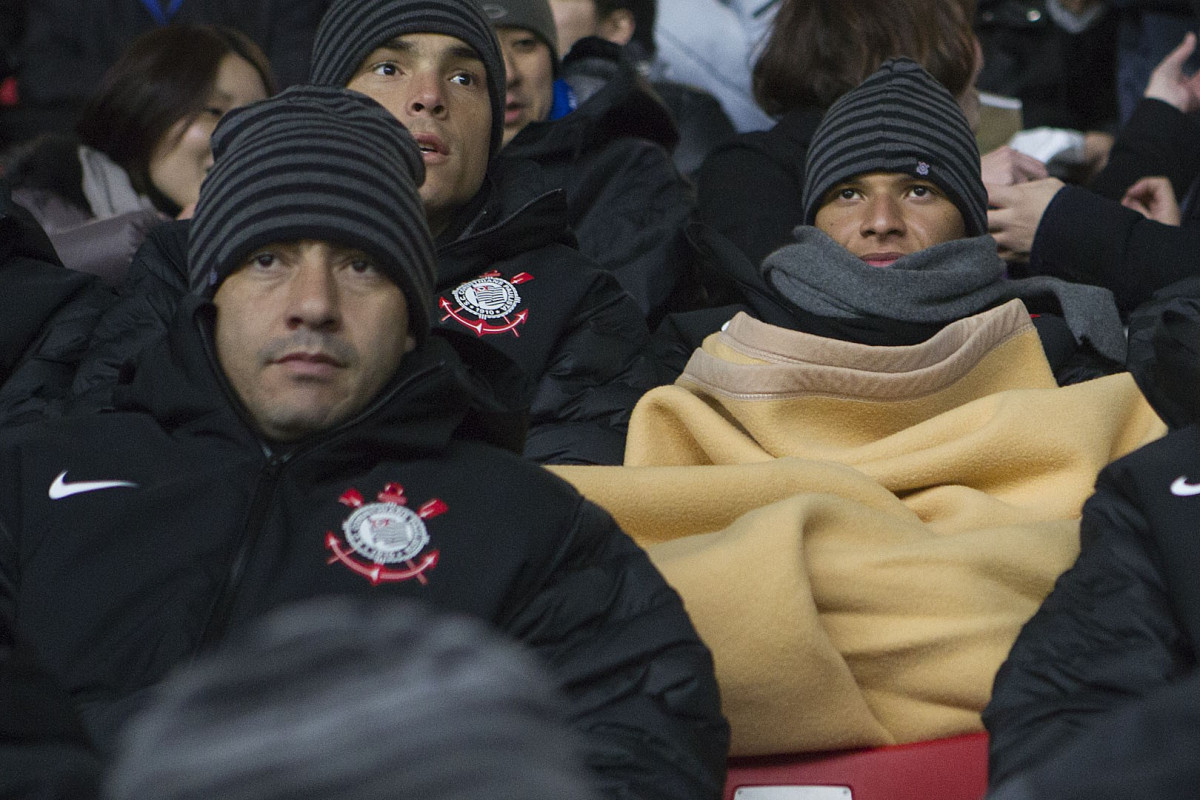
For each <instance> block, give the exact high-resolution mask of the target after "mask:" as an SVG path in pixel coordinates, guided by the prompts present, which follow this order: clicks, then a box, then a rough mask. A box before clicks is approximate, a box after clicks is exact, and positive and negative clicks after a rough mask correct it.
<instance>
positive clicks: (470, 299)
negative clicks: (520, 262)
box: [438, 270, 533, 337]
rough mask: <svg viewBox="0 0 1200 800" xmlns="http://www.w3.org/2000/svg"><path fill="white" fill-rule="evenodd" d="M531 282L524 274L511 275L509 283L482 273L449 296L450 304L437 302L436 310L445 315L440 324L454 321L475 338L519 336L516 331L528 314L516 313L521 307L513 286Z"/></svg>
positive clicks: (530, 276)
mask: <svg viewBox="0 0 1200 800" xmlns="http://www.w3.org/2000/svg"><path fill="white" fill-rule="evenodd" d="M531 280H533V276H532V275H530V274H529V273H528V272H522V273H520V274H518V275H514V276H513V277H512V279H511V280H505V279H504V278H501V277H500V273H499V272H496V271H495V270H493V271H491V272H485V273H484V274H483V275H480V276H479V277H478V278H476V279H475V280H473V281H467V282H466V283H464V284H462V285H460V286H459V287H458V288H457V289H455V290H454V291H453V292H451V293H450V294H452V295H453V296H454V301H453V302H451V301H450V300H449V299H447V298H445V297H441V298H438V307H439V308H440V309H441V310H442V311H444V312H445V314H446V315H445V316H444V317H442V322H445V321H446V320H448V319H454V320H455V321H456V322H458V323H460V324H462V325H465V326H466V327H468V328H470V329H471V330H473V331H475V335H476V336H479V337H483V336H487V335H488V334H495V333H509V332H511V333H512V335H513V336H520V335H521V334H520V332H519V331H518V330H517V328H518V327H520V326H521V325H524V324H525V320H527V319H529V310H528V309H521V310H520V311H517V307H518V306H519V305H521V295H520V293H519V292H518V291H517V286H519V285H520V284H522V283H528V282H529V281H531ZM514 312H516V313H514Z"/></svg>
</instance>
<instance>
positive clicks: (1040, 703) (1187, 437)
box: [983, 426, 1200, 797]
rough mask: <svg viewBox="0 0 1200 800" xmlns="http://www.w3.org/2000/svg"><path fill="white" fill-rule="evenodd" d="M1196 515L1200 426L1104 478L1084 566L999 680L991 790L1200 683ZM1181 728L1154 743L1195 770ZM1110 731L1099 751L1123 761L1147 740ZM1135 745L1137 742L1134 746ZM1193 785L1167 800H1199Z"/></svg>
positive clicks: (1033, 624) (993, 710) (1037, 620)
mask: <svg viewBox="0 0 1200 800" xmlns="http://www.w3.org/2000/svg"><path fill="white" fill-rule="evenodd" d="M1198 515H1200V428H1197V427H1195V426H1192V427H1187V428H1183V429H1181V430H1178V431H1175V432H1172V433H1170V434H1168V435H1167V436H1166V437H1165V438H1163V439H1160V440H1159V441H1157V442H1154V443H1152V444H1150V445H1147V446H1146V447H1143V448H1142V449H1140V450H1138V451H1137V452H1135V453H1133V454H1131V455H1129V456H1126V457H1125V458H1122V459H1120V460H1118V461H1116V462H1114V463H1113V464H1111V465H1109V466H1108V467H1107V468H1105V469H1104V471H1103V472H1101V473H1100V477H1099V479H1098V480H1097V482H1096V493H1095V495H1093V496H1092V497H1091V498H1090V499H1089V500H1088V501H1087V503H1086V504H1085V506H1084V510H1083V520H1082V524H1081V531H1080V539H1081V541H1080V544H1081V547H1082V550H1081V552H1080V554H1079V558H1078V560H1077V561H1076V562H1075V565H1074V566H1073V567H1072V568H1071V569H1070V570H1068V571H1067V572H1066V573H1064V574H1063V576H1062V577H1061V578H1059V581H1058V583H1057V584H1056V585H1055V587H1054V590H1053V591H1052V592H1051V593H1050V595H1049V597H1047V598H1046V600H1045V602H1044V603H1043V604H1042V607H1041V608H1040V609H1039V610H1038V612H1037V614H1035V615H1034V617H1033V618H1032V619H1031V620H1030V621H1029V622H1028V623H1027V624H1026V625H1025V627H1024V629H1023V630H1022V631H1021V634H1020V635H1019V636H1018V637H1017V640H1016V643H1015V644H1014V645H1013V649H1012V652H1011V653H1010V654H1009V657H1008V660H1007V661H1006V662H1005V664H1004V665H1003V666H1002V667H1001V669H1000V671H999V673H998V674H997V676H996V682H995V687H994V690H993V694H992V699H991V702H990V703H989V705H988V707H987V709H986V710H985V711H984V715H983V720H984V724H985V725H986V726H987V728H988V731H989V733H990V734H991V763H990V776H989V780H990V781H991V783H992V784H993V785H997V784H999V783H1001V782H1003V781H1005V780H1007V779H1009V778H1010V777H1013V776H1016V775H1020V774H1022V773H1024V772H1025V771H1027V770H1033V769H1037V768H1038V767H1039V765H1042V764H1047V763H1050V762H1051V761H1052V760H1053V759H1055V758H1056V757H1057V756H1058V755H1059V754H1062V753H1065V752H1066V751H1067V748H1069V747H1071V746H1072V743H1073V742H1075V741H1077V740H1081V739H1083V738H1084V737H1087V736H1089V735H1090V733H1089V732H1090V731H1092V730H1094V729H1097V728H1098V727H1099V726H1103V725H1106V724H1107V721H1109V720H1111V719H1113V717H1114V715H1116V714H1120V713H1122V712H1123V710H1124V709H1126V708H1128V707H1131V706H1132V704H1134V703H1135V702H1138V701H1140V700H1145V699H1149V698H1151V697H1152V696H1153V695H1155V694H1156V693H1160V692H1162V691H1165V690H1167V689H1168V688H1169V687H1170V686H1171V685H1172V684H1177V683H1178V682H1180V681H1182V680H1185V679H1194V678H1195V677H1196V676H1197V664H1196V662H1197V655H1198V654H1200V650H1198V649H1197V642H1200V538H1198V537H1197V536H1196V520H1197V517H1198ZM1194 694H1195V693H1194V692H1193V696H1194ZM1194 718H1195V715H1194V714H1193V715H1192V719H1193V720H1194ZM1178 719H1179V721H1180V723H1181V724H1186V725H1191V726H1192V727H1191V728H1190V729H1184V730H1182V731H1181V732H1180V734H1181V735H1180V736H1178V737H1177V736H1176V735H1175V734H1174V731H1172V730H1170V729H1169V728H1164V729H1159V730H1157V731H1156V732H1155V734H1154V742H1155V744H1156V746H1157V748H1158V749H1160V750H1162V751H1163V752H1165V753H1173V754H1174V755H1175V756H1176V758H1177V759H1178V760H1177V767H1179V768H1181V769H1184V768H1188V767H1189V765H1190V766H1191V768H1194V765H1195V764H1196V753H1195V750H1194V749H1181V748H1186V747H1187V744H1186V743H1187V742H1188V740H1189V737H1190V740H1191V742H1192V743H1193V745H1194V742H1195V739H1196V737H1195V728H1194V725H1195V723H1194V721H1193V722H1187V719H1188V715H1186V714H1184V715H1180V716H1179V717H1178ZM1109 730H1110V733H1111V736H1112V737H1113V738H1111V739H1108V740H1107V743H1106V744H1104V746H1106V747H1110V746H1111V747H1113V749H1114V751H1118V752H1119V751H1120V750H1123V749H1126V748H1124V747H1121V746H1120V737H1122V736H1133V737H1136V736H1138V735H1140V733H1139V732H1138V730H1137V729H1135V728H1130V729H1125V730H1123V731H1122V730H1120V729H1116V730H1113V729H1112V726H1109ZM1140 746H1142V743H1139V742H1138V741H1137V740H1136V739H1133V740H1131V741H1130V742H1129V744H1128V749H1129V750H1130V752H1137V751H1138V748H1139V747H1140ZM1130 767H1131V769H1133V768H1135V767H1136V769H1139V770H1140V769H1141V768H1142V765H1141V764H1137V765H1134V764H1130ZM1046 777H1051V778H1052V777H1053V776H1043V778H1046ZM1195 788H1196V787H1195V784H1194V783H1193V784H1191V785H1190V787H1189V789H1190V792H1191V794H1185V795H1170V796H1171V797H1184V796H1189V797H1191V796H1195V795H1194V791H1195ZM1046 796H1051V795H1046ZM1054 796H1057V795H1054ZM1123 796H1129V797H1133V796H1138V797H1141V796H1158V795H1156V794H1154V793H1153V792H1142V791H1140V790H1134V791H1132V792H1131V793H1130V794H1128V795H1123Z"/></svg>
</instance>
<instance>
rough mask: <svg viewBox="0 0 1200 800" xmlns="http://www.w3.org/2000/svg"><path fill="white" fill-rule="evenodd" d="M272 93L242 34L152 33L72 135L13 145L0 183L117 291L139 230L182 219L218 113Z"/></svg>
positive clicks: (265, 67) (200, 30)
mask: <svg viewBox="0 0 1200 800" xmlns="http://www.w3.org/2000/svg"><path fill="white" fill-rule="evenodd" d="M274 89H275V81H274V78H273V77H272V74H271V69H270V66H269V64H268V63H267V60H266V57H265V56H264V55H263V53H262V50H261V49H260V48H259V47H258V46H257V45H256V44H255V43H254V42H252V41H251V40H250V39H249V38H247V37H246V36H245V35H244V34H242V33H239V32H238V31H236V30H234V29H232V28H223V27H217V26H211V25H175V26H169V27H166V28H161V29H159V30H155V31H152V32H150V33H148V34H146V35H144V36H143V37H141V38H139V39H138V40H137V41H135V42H134V43H133V44H132V45H131V46H130V47H129V49H128V50H127V51H126V52H125V53H124V55H122V57H121V58H120V60H118V61H117V63H116V64H115V65H113V67H112V69H110V70H109V71H108V73H107V74H106V75H105V76H104V80H103V81H102V82H101V85H100V88H99V90H98V91H97V92H96V94H95V95H94V96H93V97H92V98H91V100H90V101H89V102H88V104H87V107H86V108H85V109H84V112H83V116H82V118H81V119H80V121H79V124H78V125H77V126H76V128H75V131H74V132H73V133H69V134H67V133H63V134H45V135H43V136H41V137H38V138H37V139H35V140H33V141H31V142H29V143H27V144H25V145H23V146H20V147H18V148H14V149H13V150H12V151H11V152H10V153H9V154H8V157H7V158H6V163H5V165H4V173H5V177H6V178H7V180H8V181H9V182H10V183H11V185H12V187H13V190H14V191H13V198H14V200H15V201H16V202H18V203H20V204H21V205H23V206H25V207H26V208H27V209H29V210H30V211H31V212H32V213H33V214H34V216H35V217H36V218H37V220H38V222H39V223H40V224H41V226H42V227H43V228H44V229H45V230H46V232H47V233H48V234H49V235H50V238H51V241H52V242H53V243H54V246H55V249H56V250H57V251H58V254H59V257H60V258H62V260H63V262H64V263H65V264H66V265H67V266H68V267H72V268H74V269H79V270H82V271H85V272H92V273H96V274H99V275H101V276H102V277H104V278H105V279H106V280H108V282H110V283H112V284H117V283H119V282H120V279H121V277H122V276H123V274H124V271H125V269H126V268H127V267H128V264H129V261H130V259H131V258H132V257H133V253H134V251H135V250H136V249H137V247H138V245H139V244H140V243H141V240H142V238H143V237H144V236H145V233H146V231H147V230H148V229H149V227H151V226H153V225H154V224H156V223H157V222H159V221H161V220H163V219H166V218H169V217H176V216H180V215H187V214H188V213H190V207H191V206H192V205H193V204H194V203H195V202H196V198H197V196H198V195H199V192H200V182H201V181H202V180H203V179H204V176H205V173H207V171H208V168H209V167H210V166H211V164H212V151H211V149H210V147H209V138H210V137H211V136H212V132H213V129H214V128H215V127H216V124H217V122H218V121H219V120H220V119H221V117H222V116H223V115H224V114H225V113H226V112H228V111H230V110H232V109H234V108H237V107H239V106H243V105H246V104H247V103H252V102H254V101H256V100H262V99H264V98H266V97H267V96H268V95H270V94H272V93H273V91H274Z"/></svg>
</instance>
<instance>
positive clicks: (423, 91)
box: [408, 75, 446, 116]
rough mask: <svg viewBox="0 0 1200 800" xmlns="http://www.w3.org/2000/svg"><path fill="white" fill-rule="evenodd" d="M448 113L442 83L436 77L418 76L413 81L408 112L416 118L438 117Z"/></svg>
mask: <svg viewBox="0 0 1200 800" xmlns="http://www.w3.org/2000/svg"><path fill="white" fill-rule="evenodd" d="M445 111H446V101H445V98H444V97H443V96H442V85H441V81H440V80H439V79H438V78H437V77H436V76H434V75H417V76H414V77H413V79H412V94H411V95H410V96H409V101H408V112H409V113H410V114H412V115H414V116H421V115H426V114H428V115H432V116H438V115H441V114H443V113H445Z"/></svg>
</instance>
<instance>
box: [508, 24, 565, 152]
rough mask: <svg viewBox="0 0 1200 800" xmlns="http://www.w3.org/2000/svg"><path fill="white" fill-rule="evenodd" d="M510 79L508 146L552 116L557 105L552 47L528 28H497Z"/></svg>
mask: <svg viewBox="0 0 1200 800" xmlns="http://www.w3.org/2000/svg"><path fill="white" fill-rule="evenodd" d="M496 36H497V38H499V39H500V49H501V50H503V51H504V68H505V72H506V74H507V77H508V82H507V84H506V88H507V91H508V94H507V95H506V96H505V98H504V144H508V143H509V142H511V141H512V139H513V137H514V136H516V135H517V134H518V133H520V132H521V129H522V128H524V127H525V126H526V125H528V124H529V123H531V122H541V121H542V120H545V119H546V118H547V117H549V116H550V109H551V108H552V107H553V105H554V57H553V56H552V55H551V53H550V47H549V45H547V44H546V43H545V42H543V41H542V40H541V39H539V38H538V37H537V36H535V35H534V34H533V33H532V32H530V31H527V30H525V29H524V28H497V29H496Z"/></svg>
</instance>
